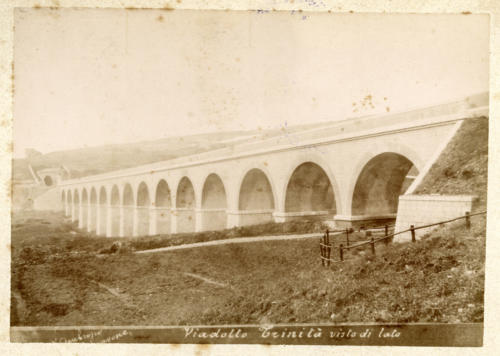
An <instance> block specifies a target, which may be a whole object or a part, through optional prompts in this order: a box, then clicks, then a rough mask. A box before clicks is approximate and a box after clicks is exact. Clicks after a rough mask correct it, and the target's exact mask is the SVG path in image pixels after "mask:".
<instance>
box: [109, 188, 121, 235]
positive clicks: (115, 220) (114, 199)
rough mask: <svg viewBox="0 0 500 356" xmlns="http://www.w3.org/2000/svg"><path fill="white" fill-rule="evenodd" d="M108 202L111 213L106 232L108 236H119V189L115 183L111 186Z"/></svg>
mask: <svg viewBox="0 0 500 356" xmlns="http://www.w3.org/2000/svg"><path fill="white" fill-rule="evenodd" d="M109 203H110V205H111V209H110V210H109V212H110V214H111V216H110V219H109V221H110V222H111V224H110V227H109V228H108V230H107V231H108V232H107V234H108V236H120V214H121V212H120V190H119V189H118V186H117V185H116V184H114V185H113V186H112V187H111V194H110V196H109Z"/></svg>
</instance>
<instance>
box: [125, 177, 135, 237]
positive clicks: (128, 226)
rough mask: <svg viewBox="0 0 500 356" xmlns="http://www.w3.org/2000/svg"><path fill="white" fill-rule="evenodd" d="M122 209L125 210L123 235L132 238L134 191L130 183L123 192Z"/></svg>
mask: <svg viewBox="0 0 500 356" xmlns="http://www.w3.org/2000/svg"><path fill="white" fill-rule="evenodd" d="M122 208H123V235H122V236H124V237H132V236H133V234H134V210H135V202H134V191H133V189H132V186H131V185H130V183H126V184H125V186H124V187H123V192H122Z"/></svg>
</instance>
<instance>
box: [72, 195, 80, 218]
mask: <svg viewBox="0 0 500 356" xmlns="http://www.w3.org/2000/svg"><path fill="white" fill-rule="evenodd" d="M72 216H73V221H80V193H79V192H78V190H77V189H75V190H74V191H73V214H72Z"/></svg>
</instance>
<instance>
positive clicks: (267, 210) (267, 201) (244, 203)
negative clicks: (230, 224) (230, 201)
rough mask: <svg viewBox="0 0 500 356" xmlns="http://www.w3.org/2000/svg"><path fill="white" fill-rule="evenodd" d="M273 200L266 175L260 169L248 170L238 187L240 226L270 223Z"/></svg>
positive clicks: (272, 191) (273, 195)
mask: <svg viewBox="0 0 500 356" xmlns="http://www.w3.org/2000/svg"><path fill="white" fill-rule="evenodd" d="M275 198H276V196H275V192H274V190H273V188H272V185H271V181H270V180H269V178H268V175H266V173H265V172H264V171H263V170H262V169H260V168H252V169H250V170H248V171H247V172H246V173H245V175H244V177H243V179H242V181H241V184H240V186H239V194H238V210H239V213H240V214H241V216H240V224H241V225H252V224H259V223H265V222H269V221H272V220H273V211H274V209H275V201H276V199H275Z"/></svg>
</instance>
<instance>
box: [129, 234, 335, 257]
mask: <svg viewBox="0 0 500 356" xmlns="http://www.w3.org/2000/svg"><path fill="white" fill-rule="evenodd" d="M338 234H342V232H338V233H331V234H330V236H334V235H338ZM321 236H323V233H321V232H316V233H313V234H302V235H277V236H255V237H238V238H234V239H224V240H214V241H206V242H196V243H193V244H183V245H178V246H169V247H161V248H154V249H151V250H141V251H136V252H135V253H154V252H164V251H173V250H183V249H186V248H196V247H205V246H215V245H226V244H241V243H247V242H262V241H276V240H297V239H308V238H313V237H315V238H318V237H321Z"/></svg>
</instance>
